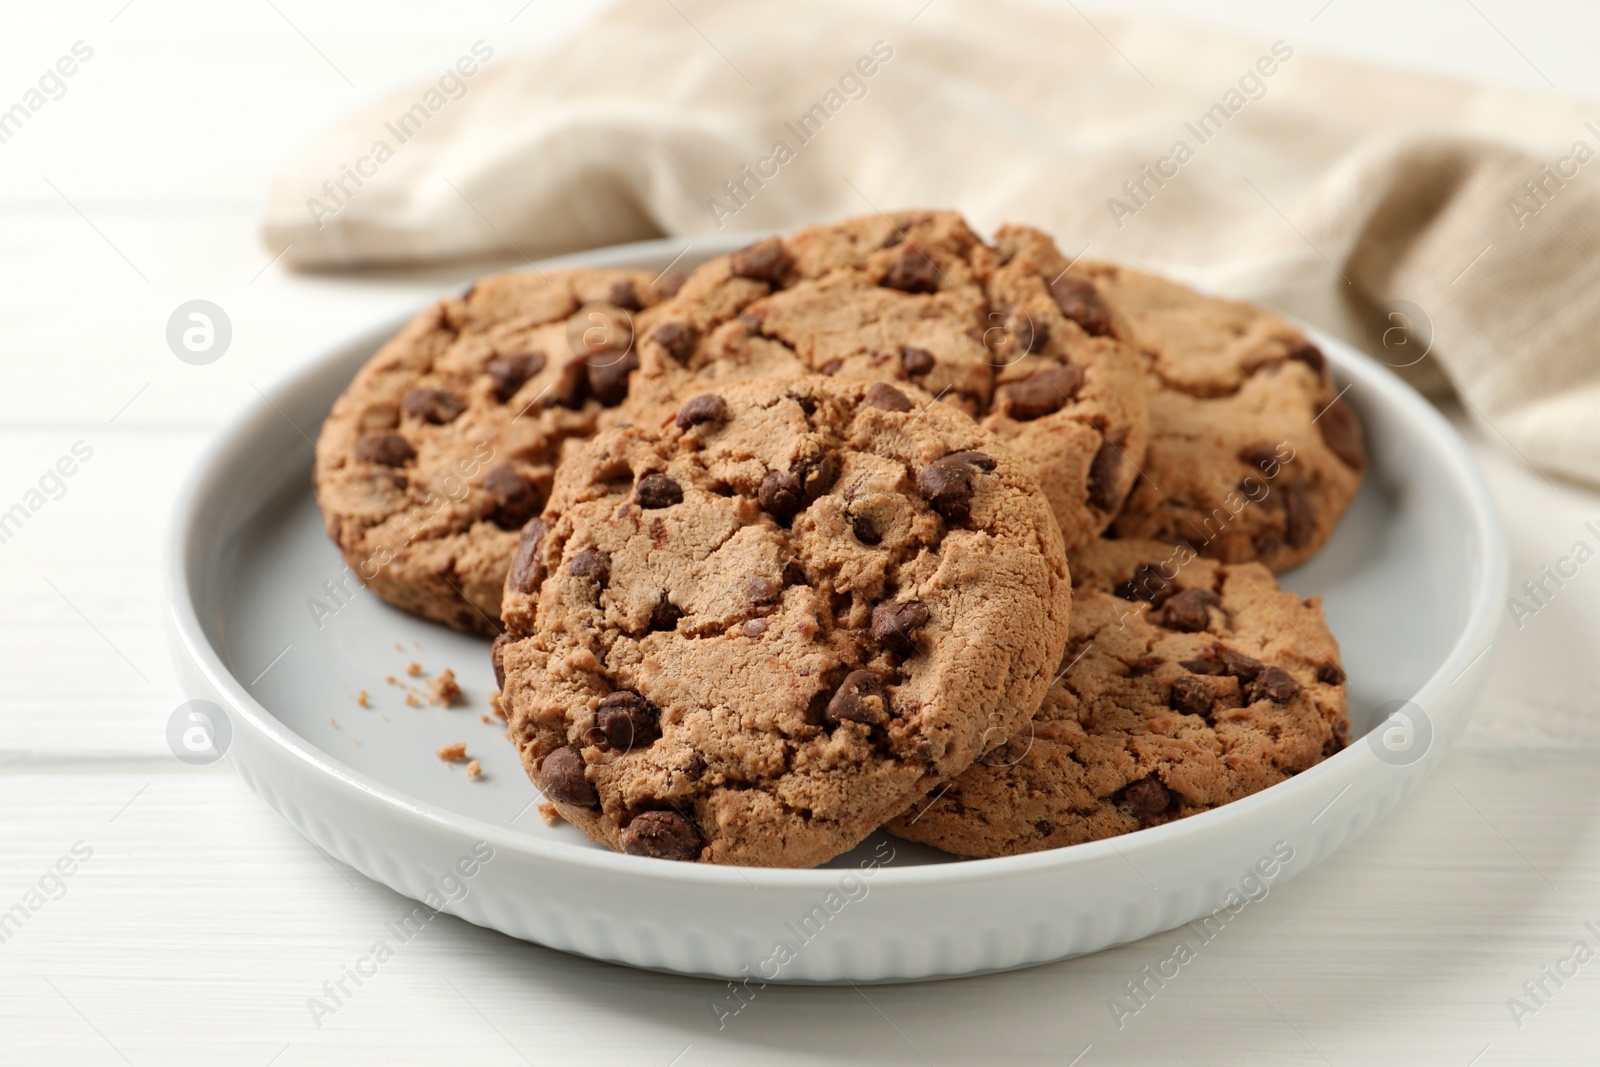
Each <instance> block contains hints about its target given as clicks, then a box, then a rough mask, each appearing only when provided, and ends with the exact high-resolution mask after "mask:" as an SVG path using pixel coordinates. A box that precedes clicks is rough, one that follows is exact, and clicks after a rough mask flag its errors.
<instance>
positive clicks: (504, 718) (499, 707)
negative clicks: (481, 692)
mask: <svg viewBox="0 0 1600 1067" xmlns="http://www.w3.org/2000/svg"><path fill="white" fill-rule="evenodd" d="M489 707H491V708H493V709H494V713H495V716H496V717H497V718H498V719H499V720H500V721H501V722H510V721H511V718H510V716H508V715H506V708H505V704H504V703H503V702H502V701H501V699H500V694H499V693H498V692H494V693H490V694H489ZM485 721H488V720H485Z"/></svg>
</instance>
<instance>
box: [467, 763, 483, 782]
mask: <svg viewBox="0 0 1600 1067" xmlns="http://www.w3.org/2000/svg"><path fill="white" fill-rule="evenodd" d="M467 777H468V778H482V777H483V764H481V763H479V762H478V761H477V760H475V759H474V760H468V761H467Z"/></svg>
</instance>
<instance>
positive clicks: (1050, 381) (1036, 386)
mask: <svg viewBox="0 0 1600 1067" xmlns="http://www.w3.org/2000/svg"><path fill="white" fill-rule="evenodd" d="M1081 388H1083V368H1082V367H1080V366H1078V365H1077V364H1075V363H1064V364H1062V365H1061V366H1059V367H1051V368H1049V369H1048V370H1042V371H1039V372H1038V373H1036V374H1031V375H1029V376H1028V377H1026V378H1024V379H1022V380H1021V381H1019V382H1007V383H1006V384H1005V385H1002V386H1001V387H1000V388H998V389H996V390H995V394H996V399H997V400H998V401H999V404H998V406H999V408H1000V410H1001V411H1003V412H1004V413H1005V414H1006V415H1008V416H1010V417H1011V418H1013V419H1016V420H1017V421H1018V422H1031V421H1033V420H1034V419H1037V418H1042V417H1043V416H1045V415H1049V414H1052V413H1054V412H1057V411H1060V410H1061V409H1062V407H1063V406H1065V405H1066V403H1067V401H1069V400H1071V399H1072V398H1073V397H1075V396H1077V395H1078V390H1079V389H1081Z"/></svg>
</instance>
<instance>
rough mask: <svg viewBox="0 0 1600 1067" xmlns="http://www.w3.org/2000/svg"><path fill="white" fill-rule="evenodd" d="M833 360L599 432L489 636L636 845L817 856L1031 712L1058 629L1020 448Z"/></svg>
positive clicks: (569, 811)
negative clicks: (497, 629)
mask: <svg viewBox="0 0 1600 1067" xmlns="http://www.w3.org/2000/svg"><path fill="white" fill-rule="evenodd" d="M929 399H930V398H928V397H927V396H925V395H923V394H920V393H917V392H916V391H915V390H914V389H911V388H909V387H902V388H896V387H894V386H891V385H888V384H887V383H883V382H876V383H869V382H866V381H862V380H858V379H845V378H825V377H818V376H810V377H800V378H792V379H765V380H758V381H751V382H744V383H736V384H730V385H727V386H724V387H722V388H720V389H718V390H717V391H716V392H715V393H710V394H702V395H699V396H696V397H692V398H688V399H687V401H686V402H685V403H683V404H682V405H681V410H680V412H679V414H678V415H677V416H676V417H675V419H674V420H673V421H672V422H671V423H669V424H668V425H667V426H665V427H661V428H656V427H644V426H642V425H632V426H621V427H617V428H613V429H610V430H606V431H603V432H602V433H600V434H599V435H597V436H596V437H595V438H594V440H593V441H592V442H591V443H590V444H589V445H587V446H586V447H585V448H583V449H582V450H580V451H576V452H575V453H574V454H573V455H571V456H570V457H569V458H568V459H567V461H566V462H565V463H563V465H562V467H561V469H560V471H559V472H558V474H557V476H556V482H555V488H554V491H553V493H552V496H551V499H550V503H549V505H548V506H547V507H546V509H545V512H544V514H543V516H541V517H540V518H537V519H534V520H532V521H531V522H529V523H528V525H527V526H526V527H524V529H523V531H522V535H521V545H520V547H519V548H518V550H517V555H516V559H515V561H514V562H513V564H512V567H511V571H510V574H509V575H508V577H507V585H506V595H505V602H504V611H505V624H506V629H507V633H506V635H505V636H504V637H503V638H501V639H499V640H497V642H496V645H495V650H494V656H495V669H496V673H497V674H498V675H499V677H500V678H501V679H502V682H503V686H504V689H503V693H502V697H501V704H502V706H503V707H504V708H505V709H506V710H507V711H508V713H509V716H510V736H511V738H512V739H513V741H514V742H515V743H516V744H517V746H518V748H519V750H520V751H521V754H522V759H523V763H524V765H525V766H526V768H527V770H528V773H529V775H530V776H531V777H532V778H533V780H534V781H535V783H536V784H538V785H539V787H540V788H541V789H542V790H543V791H544V793H545V795H546V796H547V797H548V798H549V799H550V800H552V801H554V802H555V805H556V807H557V809H558V810H559V811H560V813H561V815H562V816H563V817H564V818H566V819H567V820H569V821H570V822H572V823H574V824H575V825H577V826H578V827H579V828H580V829H582V830H583V831H585V832H586V833H587V834H589V836H590V837H592V838H594V839H596V840H598V841H602V842H604V843H605V844H607V845H609V846H610V847H612V848H614V849H618V850H620V851H623V852H629V853H633V854H635V855H643V856H654V857H661V858H667V859H678V860H699V861H702V862H708V863H731V864H746V865H755V866H792V867H809V866H813V865H815V864H818V863H822V862H824V861H826V860H828V859H830V858H832V857H833V856H836V855H838V854H839V853H841V852H843V851H845V850H847V849H849V848H851V847H852V846H853V845H855V844H856V843H857V842H859V841H860V840H861V839H862V838H863V837H865V836H866V835H867V834H869V833H871V832H872V831H873V830H874V829H876V828H877V827H878V826H879V825H881V824H882V823H883V821H884V820H885V819H888V818H889V817H890V816H892V815H894V814H895V813H897V812H899V811H902V810H904V808H905V807H906V805H907V804H908V803H910V801H911V800H912V799H913V798H915V797H917V796H920V795H922V794H923V793H925V792H926V791H927V790H928V789H929V788H930V787H932V786H934V785H936V784H937V783H939V782H942V781H944V780H945V779H947V778H949V777H951V776H952V775H954V774H957V773H959V772H960V771H962V770H964V769H965V768H966V767H967V766H968V765H969V764H970V763H971V762H972V761H973V759H975V758H976V757H977V756H978V754H979V753H980V752H981V751H983V750H984V748H986V747H988V746H991V745H995V744H999V743H1001V742H1002V741H1003V740H1004V739H1005V738H1007V737H1009V736H1011V734H1012V732H1013V731H1015V730H1017V729H1018V728H1020V727H1022V725H1023V724H1025V723H1026V722H1027V721H1028V717H1029V716H1030V715H1031V714H1032V712H1033V709H1034V708H1036V707H1037V706H1038V701H1039V699H1040V698H1041V697H1042V696H1043V695H1044V691H1045V688H1046V686H1047V685H1048V684H1049V681H1050V672H1051V670H1052V669H1053V667H1054V665H1055V663H1056V662H1057V660H1058V659H1059V658H1060V651H1061V648H1062V646H1063V644H1064V642H1065V641H1066V636H1067V622H1068V614H1069V609H1070V603H1071V583H1070V580H1069V579H1068V576H1067V568H1066V558H1065V555H1064V553H1063V550H1062V546H1061V537H1060V533H1059V532H1058V530H1057V529H1056V524H1055V520H1054V519H1053V518H1052V517H1051V514H1050V509H1049V507H1048V505H1047V504H1046V503H1045V500H1044V498H1043V496H1042V495H1041V493H1040V492H1039V489H1038V487H1037V486H1036V485H1035V484H1034V483H1033V481H1032V479H1031V478H1030V477H1029V476H1028V474H1027V471H1026V469H1025V467H1024V465H1023V463H1022V462H1021V460H1019V459H1018V458H1017V457H1016V456H1014V455H1013V454H1012V453H1010V452H1009V451H1008V450H1007V449H1005V448H1004V447H1003V446H1001V445H1000V443H999V441H998V440H997V439H996V438H995V437H994V435H992V434H990V433H988V432H987V431H985V430H983V429H982V428H980V427H979V426H978V425H977V424H976V423H974V422H973V421H972V420H971V419H970V418H968V417H967V416H966V415H964V414H962V413H961V412H959V411H956V410H955V409H953V408H950V407H948V406H946V405H941V404H931V403H929Z"/></svg>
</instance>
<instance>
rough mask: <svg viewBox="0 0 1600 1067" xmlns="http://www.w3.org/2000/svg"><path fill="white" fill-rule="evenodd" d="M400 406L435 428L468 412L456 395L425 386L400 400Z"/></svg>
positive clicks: (419, 387)
mask: <svg viewBox="0 0 1600 1067" xmlns="http://www.w3.org/2000/svg"><path fill="white" fill-rule="evenodd" d="M400 406H401V407H403V408H405V410H406V414H407V415H410V416H412V417H413V418H418V419H422V420H423V421H424V422H431V423H433V424H434V425H435V426H442V425H444V424H445V423H447V422H450V421H452V420H454V419H455V417H456V416H457V415H460V414H461V413H462V412H463V411H465V410H467V405H466V404H465V403H464V402H463V401H462V399H461V398H460V397H459V396H456V395H455V394H454V393H451V392H446V391H445V390H443V389H429V388H427V387H425V386H418V387H417V388H415V389H412V390H411V391H410V392H408V393H406V395H405V396H404V397H403V398H401V400H400Z"/></svg>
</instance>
